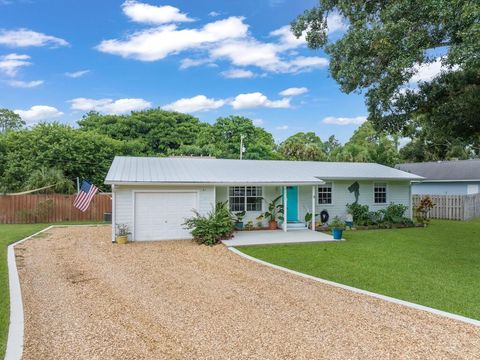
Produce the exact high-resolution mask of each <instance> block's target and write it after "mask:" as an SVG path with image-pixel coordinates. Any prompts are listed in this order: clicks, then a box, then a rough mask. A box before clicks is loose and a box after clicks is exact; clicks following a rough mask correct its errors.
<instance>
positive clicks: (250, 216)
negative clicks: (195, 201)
mask: <svg viewBox="0 0 480 360" xmlns="http://www.w3.org/2000/svg"><path fill="white" fill-rule="evenodd" d="M262 188H263V201H262V211H247V213H246V214H245V217H244V218H243V223H244V224H246V223H247V222H249V221H252V222H253V224H254V225H256V224H257V223H258V220H257V219H256V218H257V217H258V216H259V215H260V214H262V213H263V212H265V211H266V208H267V205H268V203H269V202H270V201H272V200H273V199H275V198H276V197H277V196H279V195H280V194H281V193H282V187H281V186H262ZM216 193H217V195H216V199H217V202H225V201H228V186H217V190H216ZM262 224H263V225H266V222H265V221H263V222H262Z"/></svg>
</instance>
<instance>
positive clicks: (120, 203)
mask: <svg viewBox="0 0 480 360" xmlns="http://www.w3.org/2000/svg"><path fill="white" fill-rule="evenodd" d="M214 189H215V187H214V186H142V185H141V186H138V185H137V186H126V185H125V186H121V185H115V187H114V190H113V194H114V196H115V202H114V209H113V212H114V214H113V216H114V219H112V220H113V221H114V223H113V221H112V223H113V225H114V226H115V224H127V225H128V228H129V229H130V230H132V229H133V192H134V191H135V190H141V191H148V190H151V191H158V190H161V191H168V190H198V191H199V209H198V211H199V212H200V213H201V214H206V213H207V212H209V211H210V210H212V209H213V205H214V204H215V191H214ZM192 215H193V213H192Z"/></svg>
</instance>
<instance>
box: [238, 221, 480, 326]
mask: <svg viewBox="0 0 480 360" xmlns="http://www.w3.org/2000/svg"><path fill="white" fill-rule="evenodd" d="M344 237H345V238H346V240H347V241H345V242H336V243H315V244H298V245H273V246H251V247H241V248H239V250H241V251H242V252H244V253H245V254H248V255H251V256H253V257H256V258H259V259H262V260H265V261H268V262H270V263H273V264H276V265H280V266H283V267H287V268H289V269H293V270H296V271H300V272H303V273H306V274H310V275H313V276H317V277H320V278H323V279H328V280H331V281H335V282H338V283H342V284H346V285H350V286H353V287H356V288H360V289H364V290H369V291H373V292H376V293H380V294H384V295H388V296H391V297H395V298H398V299H402V300H407V301H410V302H414V303H417V304H422V305H426V306H430V307H433V308H436V309H441V310H444V311H448V312H452V313H456V314H460V315H463V316H467V317H471V318H475V319H480V219H479V220H474V221H468V222H454V221H432V223H431V224H430V225H429V227H428V228H409V229H390V230H369V231H347V232H345V233H344Z"/></svg>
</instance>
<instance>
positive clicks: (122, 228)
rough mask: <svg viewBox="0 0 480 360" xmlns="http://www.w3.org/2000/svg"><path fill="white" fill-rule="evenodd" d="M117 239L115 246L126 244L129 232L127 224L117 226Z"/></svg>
mask: <svg viewBox="0 0 480 360" xmlns="http://www.w3.org/2000/svg"><path fill="white" fill-rule="evenodd" d="M117 229H118V232H117V237H116V241H117V244H126V243H127V242H128V235H129V234H130V232H129V231H128V225H127V224H117Z"/></svg>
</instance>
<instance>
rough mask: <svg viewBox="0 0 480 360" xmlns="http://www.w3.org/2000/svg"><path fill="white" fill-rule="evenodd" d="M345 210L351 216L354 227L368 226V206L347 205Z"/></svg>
mask: <svg viewBox="0 0 480 360" xmlns="http://www.w3.org/2000/svg"><path fill="white" fill-rule="evenodd" d="M347 209H348V212H349V213H350V214H352V216H353V223H354V224H355V225H368V223H369V213H368V205H360V204H358V203H353V204H347Z"/></svg>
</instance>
